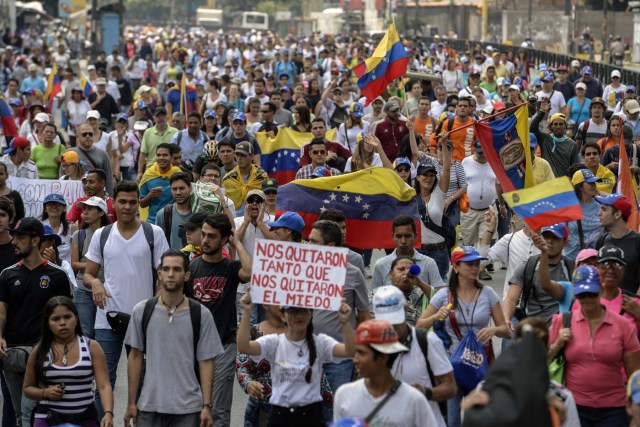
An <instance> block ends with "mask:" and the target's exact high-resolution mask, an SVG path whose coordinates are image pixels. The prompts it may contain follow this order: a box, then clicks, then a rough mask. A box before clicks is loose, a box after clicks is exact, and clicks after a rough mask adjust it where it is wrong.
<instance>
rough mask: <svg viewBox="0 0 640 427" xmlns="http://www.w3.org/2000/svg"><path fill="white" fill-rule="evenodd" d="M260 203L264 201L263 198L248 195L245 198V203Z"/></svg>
mask: <svg viewBox="0 0 640 427" xmlns="http://www.w3.org/2000/svg"><path fill="white" fill-rule="evenodd" d="M262 203H264V200H262V199H261V198H260V197H249V198H248V199H247V205H254V204H255V205H261V204H262Z"/></svg>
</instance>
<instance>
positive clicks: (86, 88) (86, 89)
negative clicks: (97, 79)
mask: <svg viewBox="0 0 640 427" xmlns="http://www.w3.org/2000/svg"><path fill="white" fill-rule="evenodd" d="M80 89H81V90H82V93H83V94H84V97H85V98H88V97H89V95H91V94H92V93H93V88H92V87H91V83H89V79H87V76H86V75H85V74H84V73H82V74H81V75H80Z"/></svg>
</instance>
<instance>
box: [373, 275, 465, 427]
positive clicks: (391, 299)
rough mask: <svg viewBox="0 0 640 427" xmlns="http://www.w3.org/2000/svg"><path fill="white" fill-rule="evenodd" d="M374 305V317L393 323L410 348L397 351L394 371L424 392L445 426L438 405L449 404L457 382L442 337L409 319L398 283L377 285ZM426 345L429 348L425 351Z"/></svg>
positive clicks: (400, 378)
mask: <svg viewBox="0 0 640 427" xmlns="http://www.w3.org/2000/svg"><path fill="white" fill-rule="evenodd" d="M371 305H372V306H373V314H374V317H375V318H376V319H377V320H385V321H387V322H389V323H391V324H392V325H393V328H394V329H395V330H396V333H397V334H398V341H399V342H401V343H402V344H403V345H405V346H406V347H407V348H408V349H409V351H408V352H402V353H400V354H398V357H396V360H395V361H394V362H393V366H392V367H391V374H392V375H393V377H394V378H395V379H397V380H400V381H404V382H406V383H407V384H411V385H412V386H413V387H415V388H416V389H417V390H418V391H420V392H421V393H422V394H424V396H425V397H426V398H427V401H428V402H429V406H430V407H431V410H432V411H433V414H434V416H435V418H436V422H437V424H435V426H437V427H446V426H447V424H446V423H445V421H444V417H443V414H442V411H441V409H440V407H439V405H441V404H445V405H446V402H447V399H451V398H453V397H454V396H455V395H456V381H455V378H454V376H453V367H452V366H451V362H450V361H449V355H448V354H447V352H446V350H445V349H444V344H443V343H442V340H441V339H440V338H438V336H437V335H436V334H435V333H433V332H430V331H427V330H426V329H416V328H414V327H413V326H410V325H409V324H408V323H407V322H406V314H405V305H406V299H405V297H404V294H403V292H402V291H401V290H400V289H399V288H398V287H396V286H393V285H387V286H383V287H381V288H378V290H377V292H376V294H375V296H374V297H373V301H372V304H371ZM423 348H426V349H427V352H426V354H425V353H424V351H423ZM425 356H426V357H425Z"/></svg>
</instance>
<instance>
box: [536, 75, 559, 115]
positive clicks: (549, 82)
mask: <svg viewBox="0 0 640 427" xmlns="http://www.w3.org/2000/svg"><path fill="white" fill-rule="evenodd" d="M553 82H554V79H553V74H551V73H545V75H544V76H543V77H542V90H541V91H539V92H536V96H537V97H538V99H540V98H548V99H549V102H550V103H551V110H550V111H549V115H548V117H551V116H552V115H554V114H555V113H562V111H563V109H564V107H565V106H566V105H567V103H566V102H565V100H564V95H563V94H562V92H559V91H557V90H554V89H553Z"/></svg>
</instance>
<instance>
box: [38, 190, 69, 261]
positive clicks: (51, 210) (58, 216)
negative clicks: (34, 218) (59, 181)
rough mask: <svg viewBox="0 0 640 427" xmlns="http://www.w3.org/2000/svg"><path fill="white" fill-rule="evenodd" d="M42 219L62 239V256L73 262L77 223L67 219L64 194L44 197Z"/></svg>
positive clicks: (59, 249) (60, 247) (59, 248)
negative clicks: (72, 243)
mask: <svg viewBox="0 0 640 427" xmlns="http://www.w3.org/2000/svg"><path fill="white" fill-rule="evenodd" d="M40 221H41V222H42V223H43V224H44V225H49V226H51V228H52V229H53V231H54V233H56V234H57V235H58V236H60V238H61V239H62V244H61V245H60V246H59V247H58V251H59V252H60V258H62V259H64V260H65V261H67V262H68V263H71V235H72V234H73V232H74V231H76V228H77V227H76V225H75V224H69V221H67V202H66V201H65V200H64V197H62V194H58V193H52V194H49V195H47V196H46V197H45V198H44V202H43V210H42V216H41V217H40Z"/></svg>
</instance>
